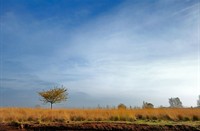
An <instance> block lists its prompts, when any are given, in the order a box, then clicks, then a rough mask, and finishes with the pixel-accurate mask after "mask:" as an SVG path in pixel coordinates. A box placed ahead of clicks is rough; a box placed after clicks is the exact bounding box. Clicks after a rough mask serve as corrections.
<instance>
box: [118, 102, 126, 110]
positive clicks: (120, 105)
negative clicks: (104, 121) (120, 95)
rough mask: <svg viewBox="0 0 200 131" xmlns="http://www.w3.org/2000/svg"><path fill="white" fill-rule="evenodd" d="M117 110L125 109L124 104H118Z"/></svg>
mask: <svg viewBox="0 0 200 131" xmlns="http://www.w3.org/2000/svg"><path fill="white" fill-rule="evenodd" d="M117 108H118V109H126V106H125V105H124V104H122V103H121V104H119V105H118V106H117Z"/></svg>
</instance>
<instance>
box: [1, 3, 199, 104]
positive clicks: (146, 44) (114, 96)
mask: <svg viewBox="0 0 200 131" xmlns="http://www.w3.org/2000/svg"><path fill="white" fill-rule="evenodd" d="M0 5H1V7H0V8H1V11H0V18H1V19H0V23H1V31H0V39H1V40H0V45H1V46H0V48H1V50H0V56H1V57H0V59H1V64H0V72H1V73H0V106H1V107H3V106H18V107H19V106H23V107H34V106H35V105H41V106H44V107H48V106H49V104H47V105H43V104H42V102H41V101H40V100H39V98H40V97H39V95H38V94H37V92H38V91H42V90H48V89H50V88H53V87H54V86H61V85H64V86H65V87H66V88H68V91H69V100H68V101H67V102H63V103H60V104H55V105H54V107H97V106H98V105H101V106H106V105H109V106H117V105H118V104H120V103H123V104H125V105H127V106H130V105H131V106H132V107H134V106H141V105H142V102H143V101H146V102H150V103H153V104H154V106H156V107H158V106H160V105H163V106H169V103H168V99H169V98H171V97H179V98H180V100H181V101H182V102H183V106H187V107H190V106H196V105H197V99H198V95H200V39H199V36H200V2H199V1H198V0H148V1H147V0H146V1H145V0H95V1H94V0H59V1H57V0H49V1H40V0H29V1H27V0H18V1H15V0H5V1H3V0H1V3H0Z"/></svg>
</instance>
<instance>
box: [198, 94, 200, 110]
mask: <svg viewBox="0 0 200 131" xmlns="http://www.w3.org/2000/svg"><path fill="white" fill-rule="evenodd" d="M197 107H199V108H200V95H199V99H198V100H197Z"/></svg>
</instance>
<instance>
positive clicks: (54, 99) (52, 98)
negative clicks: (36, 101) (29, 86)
mask: <svg viewBox="0 0 200 131" xmlns="http://www.w3.org/2000/svg"><path fill="white" fill-rule="evenodd" d="M38 94H39V95H40V96H41V97H42V99H41V101H43V102H44V103H50V104H51V109H52V105H53V104H54V103H60V102H62V101H66V100H67V99H68V92H67V89H66V88H65V87H63V86H62V87H60V88H58V87H54V88H53V89H50V90H47V91H41V92H38Z"/></svg>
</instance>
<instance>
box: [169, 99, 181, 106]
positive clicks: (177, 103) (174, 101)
mask: <svg viewBox="0 0 200 131" xmlns="http://www.w3.org/2000/svg"><path fill="white" fill-rule="evenodd" d="M169 104H170V107H171V108H182V107H183V105H182V102H181V100H180V99H179V98H178V97H176V98H170V99H169Z"/></svg>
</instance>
